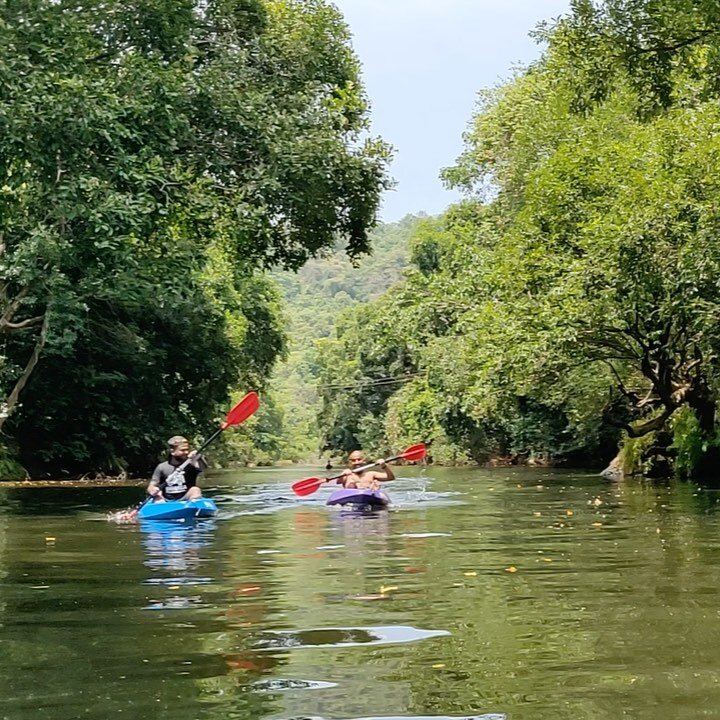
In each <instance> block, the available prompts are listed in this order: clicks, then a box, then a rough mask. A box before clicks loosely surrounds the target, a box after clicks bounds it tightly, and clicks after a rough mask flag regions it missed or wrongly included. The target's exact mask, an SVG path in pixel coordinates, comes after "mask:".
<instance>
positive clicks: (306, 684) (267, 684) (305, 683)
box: [252, 678, 337, 693]
mask: <svg viewBox="0 0 720 720" xmlns="http://www.w3.org/2000/svg"><path fill="white" fill-rule="evenodd" d="M252 686H253V689H254V690H256V691H258V692H268V693H277V692H287V691H288V690H324V689H326V688H331V687H337V683H331V682H322V681H320V680H289V679H287V678H275V679H274V680H259V681H258V682H255V683H253V685H252Z"/></svg>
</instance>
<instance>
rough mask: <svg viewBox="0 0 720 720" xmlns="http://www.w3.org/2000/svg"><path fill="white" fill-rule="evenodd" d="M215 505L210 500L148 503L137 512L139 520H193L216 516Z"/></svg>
mask: <svg viewBox="0 0 720 720" xmlns="http://www.w3.org/2000/svg"><path fill="white" fill-rule="evenodd" d="M217 511H218V509H217V505H216V504H215V503H214V502H213V501H212V500H210V498H198V499H197V500H166V501H165V502H149V503H146V504H145V505H143V506H142V507H141V508H140V510H139V511H138V518H139V519H140V520H193V519H194V518H206V517H213V515H217Z"/></svg>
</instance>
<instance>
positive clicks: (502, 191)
mask: <svg viewBox="0 0 720 720" xmlns="http://www.w3.org/2000/svg"><path fill="white" fill-rule="evenodd" d="M572 8H573V11H572V13H571V14H570V16H569V17H568V18H566V19H564V20H561V21H560V22H559V23H558V24H557V25H556V26H555V27H553V28H546V29H545V30H544V31H543V33H542V34H543V37H544V39H545V40H546V41H547V42H548V49H547V51H546V52H545V53H544V55H543V57H542V58H541V60H540V61H539V62H538V63H536V64H535V65H534V66H533V67H531V68H529V69H527V70H525V71H523V72H519V73H518V74H517V76H516V77H515V78H513V79H512V80H511V81H510V82H508V83H506V84H505V85H503V86H502V87H498V88H495V89H493V90H491V91H488V92H485V93H483V94H482V96H481V99H480V104H479V110H478V112H477V114H476V116H475V117H474V118H473V121H472V123H471V126H470V130H469V131H468V133H467V134H466V136H465V140H466V149H465V151H464V153H463V154H462V155H461V157H460V158H459V159H458V162H457V164H456V165H455V166H454V167H452V168H449V169H448V170H447V171H446V172H445V179H446V180H447V182H448V183H449V184H451V185H455V186H459V187H461V188H463V189H465V190H466V192H467V193H468V195H469V199H468V200H467V201H466V202H464V203H462V204H460V205H458V206H456V207H454V208H451V209H450V210H448V212H447V213H446V214H445V215H444V216H443V217H442V218H437V219H434V220H432V221H428V222H427V223H425V224H424V226H422V227H420V228H419V229H418V231H417V234H416V236H415V238H414V239H413V241H412V248H413V250H412V258H413V262H414V263H415V267H416V269H415V270H414V271H411V272H410V273H408V275H407V279H406V282H405V283H404V285H402V286H400V287H397V288H393V290H392V292H391V293H388V294H387V295H385V296H384V297H382V298H380V299H379V300H378V301H376V302H374V303H373V304H372V305H371V306H369V307H368V308H367V309H358V310H357V311H356V312H357V314H356V318H357V320H356V323H357V324H359V323H362V324H363V325H364V326H365V327H369V328H370V329H371V330H372V335H373V337H374V338H376V341H375V342H374V343H373V344H372V345H371V346H370V347H369V348H368V349H366V351H365V352H363V353H358V352H355V351H353V349H352V348H351V346H350V344H349V343H347V342H346V343H345V348H344V350H343V351H341V352H340V354H339V356H337V357H336V358H335V366H336V367H337V368H344V370H343V369H341V370H340V371H339V374H337V372H336V375H335V376H334V377H333V382H334V383H335V385H336V386H339V385H340V384H341V382H342V380H343V379H345V380H346V381H347V380H349V379H351V380H352V381H354V382H356V383H357V382H359V381H360V380H361V379H364V378H369V379H372V378H376V377H381V376H382V375H383V373H384V374H385V375H386V376H392V375H394V374H396V373H398V372H407V371H412V372H418V373H421V374H422V375H423V376H424V378H425V380H424V384H425V386H426V388H427V389H428V391H429V392H430V393H432V400H430V402H431V403H432V404H433V405H434V412H435V417H436V418H437V422H438V423H439V424H440V426H441V427H442V429H443V431H444V432H445V433H446V434H447V436H448V437H449V438H451V440H452V442H454V443H456V444H457V446H458V448H459V449H461V450H463V451H464V452H467V453H469V454H470V455H471V456H472V457H473V458H475V459H481V458H483V457H486V456H487V455H488V454H496V453H498V454H508V455H510V456H512V457H514V458H517V459H522V458H524V457H529V456H533V455H542V456H545V457H548V458H550V459H551V460H552V461H556V462H559V461H564V462H584V463H589V462H599V461H601V459H602V458H603V457H605V458H606V459H609V457H607V456H608V455H609V454H611V453H612V452H613V445H614V443H615V442H616V441H617V440H618V438H619V435H620V429H622V430H624V431H625V433H626V434H627V436H628V437H629V438H630V439H632V438H636V437H642V436H645V435H649V436H651V437H652V438H653V439H652V440H650V439H648V440H647V441H643V442H638V443H629V444H628V453H629V454H630V455H632V456H633V458H635V457H636V456H637V457H641V456H643V453H644V452H645V451H647V454H648V457H650V455H652V456H653V457H655V458H657V459H658V462H659V461H660V459H661V458H662V457H664V456H663V452H664V450H665V449H667V448H666V447H664V446H663V444H664V433H663V432H662V430H663V428H664V427H665V424H666V422H667V421H668V419H670V418H672V416H673V414H674V413H676V412H677V411H678V410H679V409H680V408H683V407H688V408H690V409H691V411H692V413H693V414H694V416H695V418H696V420H697V422H698V427H699V432H700V433H701V435H702V436H703V437H704V438H705V439H706V440H709V439H711V438H712V437H714V433H715V411H716V406H717V400H718V393H720V384H719V383H718V372H717V370H718V367H717V360H716V358H717V357H718V350H720V331H719V330H718V326H717V322H716V318H717V311H718V307H720V286H718V284H717V278H718V277H719V276H720V244H718V242H717V241H716V237H717V229H718V227H719V226H720V215H718V208H719V207H720V202H719V200H720V184H718V182H717V178H716V174H715V173H714V171H713V168H714V167H715V166H716V165H717V164H718V162H720V154H719V153H720V142H719V141H718V137H719V136H718V133H717V127H718V124H720V114H719V107H720V106H719V104H718V102H719V101H720V94H719V93H718V91H717V88H716V77H717V73H715V72H714V67H715V63H716V61H717V58H718V57H720V41H719V40H718V37H720V36H719V35H718V33H717V28H718V27H720V26H718V22H720V15H718V9H717V8H716V7H715V6H714V5H712V6H711V4H710V3H688V2H684V0H677V1H675V2H667V3H657V2H654V1H653V0H608V2H605V3H603V4H595V3H591V2H586V1H584V0H578V2H575V3H573V6H572ZM361 318H362V319H361ZM344 322H345V323H346V325H347V327H349V328H350V329H351V331H352V327H353V324H352V323H353V321H352V319H348V318H346V319H345V320H344ZM390 327H393V328H396V329H397V328H401V331H400V332H398V331H397V330H396V331H395V332H393V333H391V332H389V331H388V328H390ZM338 335H339V338H340V339H342V337H343V335H342V329H339V331H338ZM331 375H332V371H331V370H328V376H331ZM415 389H416V390H418V392H420V390H419V388H415ZM389 395H390V394H389V393H388V394H382V395H381V396H380V397H379V398H378V401H377V402H376V403H375V405H374V407H371V406H366V405H365V404H364V403H363V402H362V401H361V399H360V398H359V397H356V398H355V400H354V405H353V406H352V408H348V410H347V414H348V415H355V417H354V418H353V420H352V422H353V423H354V424H353V425H352V426H351V427H354V428H358V429H359V428H361V427H363V423H364V420H363V417H362V416H361V417H357V413H361V415H364V414H371V413H380V414H384V413H386V412H388V409H389V408H392V412H391V413H390V412H388V414H387V415H386V426H385V429H384V431H382V432H378V434H377V435H376V437H375V438H374V442H375V443H377V444H382V443H383V442H384V441H385V437H386V436H387V435H388V434H389V433H392V436H393V437H402V433H403V430H404V429H407V430H408V431H415V432H417V431H419V430H420V428H421V427H423V425H422V423H421V422H419V421H420V419H421V418H422V417H423V414H422V413H421V412H419V411H418V409H417V408H416V407H415V401H414V399H413V398H412V397H410V395H409V394H408V391H405V390H403V391H402V392H401V393H398V394H397V396H395V397H390V396H389ZM422 395H425V393H424V392H423V393H422ZM335 401H336V398H335V397H333V396H330V397H326V398H325V403H326V406H330V405H332V404H333V403H334V402H335ZM331 420H332V422H331V423H329V424H328V425H327V430H326V434H327V437H328V438H329V441H331V442H336V441H337V439H338V432H337V428H336V427H334V425H333V424H332V423H335V424H337V422H338V420H340V421H344V419H343V418H339V419H338V418H335V419H332V418H331ZM388 423H389V424H388ZM427 426H428V425H427V424H426V425H425V427H427ZM373 427H377V422H375V423H374V424H373ZM383 433H384V435H385V437H384V436H383ZM644 442H648V443H651V446H649V447H648V448H645V446H644V444H643V443H644ZM633 462H634V460H633Z"/></svg>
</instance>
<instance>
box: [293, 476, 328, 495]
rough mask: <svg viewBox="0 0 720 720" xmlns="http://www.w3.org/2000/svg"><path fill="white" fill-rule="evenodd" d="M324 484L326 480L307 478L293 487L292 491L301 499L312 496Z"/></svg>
mask: <svg viewBox="0 0 720 720" xmlns="http://www.w3.org/2000/svg"><path fill="white" fill-rule="evenodd" d="M324 482H325V478H319V477H311V478H305V479H304V480H298V481H297V482H296V483H295V484H294V485H293V486H292V491H293V492H294V493H295V494H296V495H299V496H300V497H303V495H312V494H313V493H314V492H315V491H316V490H317V489H318V488H319V487H320V486H321V485H322V484H323V483H324Z"/></svg>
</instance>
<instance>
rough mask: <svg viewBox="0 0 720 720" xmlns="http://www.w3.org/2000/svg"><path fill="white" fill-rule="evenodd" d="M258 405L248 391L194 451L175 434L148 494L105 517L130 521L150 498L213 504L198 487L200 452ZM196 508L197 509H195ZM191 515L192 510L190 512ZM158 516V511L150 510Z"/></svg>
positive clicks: (182, 502) (184, 440)
mask: <svg viewBox="0 0 720 720" xmlns="http://www.w3.org/2000/svg"><path fill="white" fill-rule="evenodd" d="M259 407H260V399H259V398H258V396H257V393H254V392H249V393H248V394H247V395H246V396H245V397H244V398H243V399H242V400H241V401H240V402H239V403H238V404H237V405H235V406H234V407H233V408H232V409H231V410H230V412H228V414H227V415H226V417H225V420H224V422H222V423H221V424H220V427H219V428H218V429H217V430H215V432H214V433H213V434H212V435H211V436H210V437H209V438H208V439H207V440H205V442H204V443H203V444H202V445H201V446H200V448H199V449H198V450H197V451H193V452H192V453H191V452H190V445H189V443H188V441H187V440H186V439H185V438H184V437H182V436H181V435H174V436H173V437H171V438H170V440H169V441H168V446H169V447H170V453H169V456H168V459H167V461H166V462H162V463H160V464H159V465H158V466H157V467H156V468H155V472H153V477H152V480H150V483H149V485H148V488H147V492H148V496H147V498H146V499H145V501H144V502H142V503H141V504H140V505H139V506H138V507H137V508H135V509H133V510H127V511H121V512H118V513H112V514H111V515H110V516H109V518H108V519H111V520H114V521H115V522H132V521H134V520H136V519H137V518H138V515H139V514H141V513H142V512H143V510H144V509H145V508H146V507H155V506H156V504H155V503H154V502H153V503H151V504H150V505H148V503H149V501H150V500H165V499H167V500H169V501H172V502H174V503H175V504H177V505H183V504H185V505H191V506H193V505H199V504H203V508H200V510H203V509H207V508H205V505H207V504H212V505H213V506H214V503H212V501H209V500H205V499H203V498H202V493H201V492H200V488H199V487H198V486H197V478H198V475H200V473H201V472H202V471H203V469H204V467H203V463H202V461H201V458H200V453H201V452H202V451H203V450H204V449H205V448H206V447H207V446H208V445H209V444H210V443H211V442H212V441H213V440H215V438H217V437H218V436H219V435H220V433H222V432H223V431H224V430H226V429H227V428H229V427H232V426H233V425H239V424H240V423H241V422H244V421H245V420H247V419H248V418H249V417H250V416H251V415H252V414H253V413H254V412H255V411H256V410H257V409H258V408H259ZM195 509H196V510H197V509H198V508H195ZM215 510H217V508H215ZM193 514H194V513H193ZM153 515H157V513H153Z"/></svg>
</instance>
